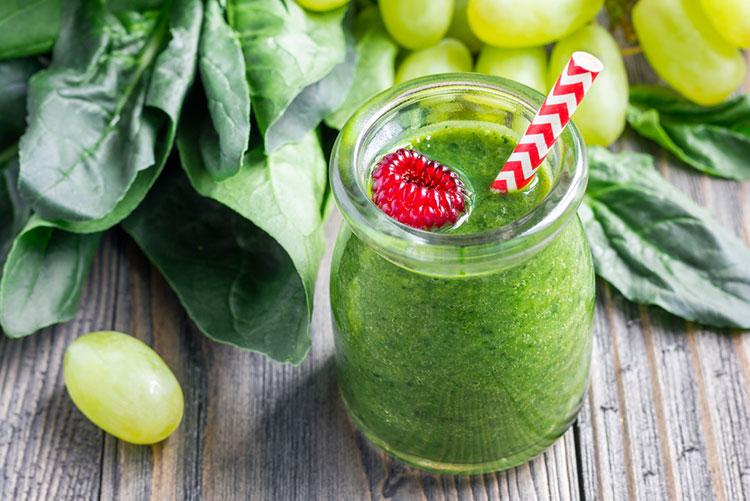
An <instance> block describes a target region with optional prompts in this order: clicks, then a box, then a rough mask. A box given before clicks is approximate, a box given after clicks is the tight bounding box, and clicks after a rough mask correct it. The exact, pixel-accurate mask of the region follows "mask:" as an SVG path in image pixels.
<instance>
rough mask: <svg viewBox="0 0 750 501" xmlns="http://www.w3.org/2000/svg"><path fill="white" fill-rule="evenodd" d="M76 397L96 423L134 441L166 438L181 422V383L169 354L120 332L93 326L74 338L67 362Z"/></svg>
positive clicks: (72, 394) (69, 382)
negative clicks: (166, 360) (164, 356)
mask: <svg viewBox="0 0 750 501" xmlns="http://www.w3.org/2000/svg"><path fill="white" fill-rule="evenodd" d="M63 374H64V376H65V386H66V387H67V389H68V394H69V395H70V398H71V399H72V400H73V403H75V404H76V406H77V407H78V408H79V409H80V410H81V412H82V413H83V414H84V415H85V416H86V417H87V418H89V419H90V420H91V421H92V422H93V423H94V424H95V425H97V426H98V427H100V428H102V429H103V430H104V431H106V432H108V433H111V434H112V435H114V436H116V437H117V438H119V439H122V440H124V441H126V442H131V443H134V444H153V443H156V442H159V441H161V440H164V439H165V438H167V436H169V434H170V433H172V432H173V431H174V429H175V428H177V426H178V425H179V424H180V420H181V419H182V412H183V407H184V403H183V398H182V390H181V389H180V384H179V383H178V382H177V378H175V376H174V374H173V373H172V371H170V370H169V367H167V364H165V363H164V360H162V359H161V357H159V355H157V354H156V352H154V350H152V349H151V348H149V347H148V346H146V345H145V344H143V343H142V342H141V341H139V340H138V339H136V338H134V337H132V336H128V335H127V334H122V333H120V332H109V331H104V332H92V333H91V334H86V335H85V336H81V337H79V338H78V339H76V340H75V341H73V342H72V343H71V344H70V346H68V349H67V350H66V351H65V360H64V362H63Z"/></svg>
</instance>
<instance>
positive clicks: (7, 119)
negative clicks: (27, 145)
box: [0, 58, 40, 163]
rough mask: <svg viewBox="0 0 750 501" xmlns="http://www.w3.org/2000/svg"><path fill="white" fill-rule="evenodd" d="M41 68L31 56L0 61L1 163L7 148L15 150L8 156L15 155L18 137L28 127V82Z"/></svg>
mask: <svg viewBox="0 0 750 501" xmlns="http://www.w3.org/2000/svg"><path fill="white" fill-rule="evenodd" d="M39 68H40V65H39V63H38V62H37V61H35V60H34V59H31V58H29V59H11V60H9V61H0V89H2V92H0V163H3V161H4V160H2V157H3V153H2V152H3V151H5V150H7V149H10V148H12V150H13V153H12V154H8V155H7V156H8V157H12V156H15V150H16V148H17V143H18V138H19V137H21V134H23V130H24V129H25V128H26V92H27V83H28V81H29V78H31V75H33V74H34V73H36V72H37V71H38V70H39ZM6 160H7V159H6Z"/></svg>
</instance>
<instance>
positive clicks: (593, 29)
mask: <svg viewBox="0 0 750 501" xmlns="http://www.w3.org/2000/svg"><path fill="white" fill-rule="evenodd" d="M577 50H583V51H586V52H590V53H591V54H593V55H595V56H596V57H598V58H599V60H600V61H601V62H602V64H603V65H604V69H603V70H602V72H601V73H599V76H598V77H597V78H596V80H594V83H593V84H592V85H591V88H590V89H589V91H588V93H586V96H585V97H584V98H583V101H581V104H580V105H579V106H578V109H577V110H576V112H575V115H573V121H574V122H575V124H576V125H577V126H578V129H579V130H580V131H581V134H582V135H583V139H584V140H585V141H586V144H589V145H592V144H598V145H601V146H609V145H610V144H612V143H613V142H614V141H615V140H616V139H617V138H618V137H620V134H621V133H622V130H623V129H624V128H625V112H626V110H627V107H628V75H627V73H626V72H625V64H624V63H623V61H622V55H621V54H620V48H619V47H618V46H617V42H615V39H614V38H612V35H611V34H610V33H609V31H607V30H606V29H604V28H602V27H601V26H599V25H598V24H595V23H592V24H589V25H588V26H584V27H583V28H581V29H580V30H578V31H576V32H575V33H573V34H572V35H570V36H568V37H566V38H563V39H562V40H560V41H559V42H557V44H555V47H554V48H553V49H552V54H550V61H549V71H548V72H547V88H548V89H552V86H553V85H554V84H555V82H556V81H557V77H558V76H559V75H560V73H561V72H562V70H563V68H564V67H565V63H567V62H568V60H569V59H570V56H571V55H572V54H573V52H575V51H577Z"/></svg>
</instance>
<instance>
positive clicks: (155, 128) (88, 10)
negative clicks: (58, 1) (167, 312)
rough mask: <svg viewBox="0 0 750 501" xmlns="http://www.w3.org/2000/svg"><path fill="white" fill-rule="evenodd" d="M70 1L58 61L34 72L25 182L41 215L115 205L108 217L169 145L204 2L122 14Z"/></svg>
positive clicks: (97, 212) (65, 215)
mask: <svg viewBox="0 0 750 501" xmlns="http://www.w3.org/2000/svg"><path fill="white" fill-rule="evenodd" d="M64 6H65V19H66V20H65V25H64V28H63V29H62V31H61V33H60V38H59V39H58V42H57V44H56V46H55V53H54V57H53V62H52V65H51V67H50V68H49V69H47V70H44V71H41V72H39V73H37V74H36V75H35V76H34V77H33V78H32V79H31V83H30V89H29V128H28V129H27V131H26V134H24V136H23V138H22V139H21V143H20V148H21V175H20V183H19V185H20V189H21V194H22V196H24V198H26V199H27V200H29V201H30V203H31V204H32V206H33V208H34V210H35V211H36V212H37V214H39V215H40V216H41V217H43V218H45V219H50V220H57V219H59V220H66V221H90V220H98V219H102V218H106V217H107V216H108V215H109V214H110V213H112V212H113V211H115V212H116V213H117V214H116V215H117V217H114V218H112V217H110V218H109V219H108V220H106V225H111V224H114V223H115V222H116V220H117V219H118V218H121V217H123V216H124V215H126V214H127V213H128V212H129V211H130V210H132V209H133V208H134V207H135V206H136V205H137V204H138V202H139V201H140V200H141V199H142V197H143V196H144V195H145V193H146V191H147V190H148V187H149V186H150V185H151V184H152V183H153V181H154V180H155V179H156V177H157V176H158V174H159V172H160V170H161V169H162V167H163V165H164V161H165V159H166V156H167V154H168V153H169V150H170V149H171V146H172V142H173V140H174V134H175V127H176V122H177V118H178V115H179V111H180V108H181V106H182V102H183V98H184V96H185V93H186V92H187V89H188V87H189V86H190V83H191V81H192V77H193V71H194V65H195V56H196V53H197V46H198V35H199V30H200V25H201V20H202V3H201V1H200V0H174V1H173V2H167V3H166V4H165V6H164V7H163V8H162V9H161V10H158V11H145V12H138V11H126V12H120V13H118V15H117V16H115V15H114V14H113V13H111V12H109V11H108V10H107V8H106V6H105V5H104V4H103V3H102V2H100V1H98V0H82V1H79V0H66V1H65V4H64ZM138 178H141V179H139V180H138V181H137V182H136V180H137V179H138ZM131 189H132V190H133V191H130V190H131ZM118 204H121V205H118ZM99 224H100V226H101V222H99ZM71 229H72V228H71ZM98 229H100V228H99V227H88V228H86V229H85V230H81V231H95V230H98Z"/></svg>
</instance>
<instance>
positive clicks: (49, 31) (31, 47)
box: [0, 0, 62, 59]
mask: <svg viewBox="0 0 750 501" xmlns="http://www.w3.org/2000/svg"><path fill="white" fill-rule="evenodd" d="M61 22H62V0H3V1H2V2H0V59H5V58H11V57H23V56H31V55H33V54H41V53H43V52H47V51H49V50H50V49H51V48H52V46H53V45H54V43H55V39H56V38H57V33H58V32H59V31H60V24H61Z"/></svg>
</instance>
